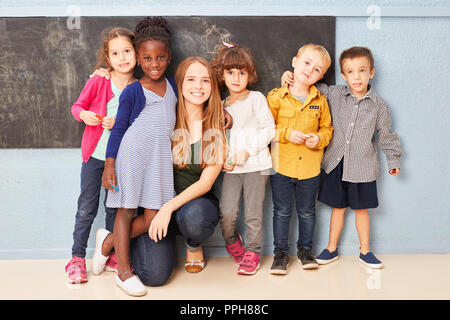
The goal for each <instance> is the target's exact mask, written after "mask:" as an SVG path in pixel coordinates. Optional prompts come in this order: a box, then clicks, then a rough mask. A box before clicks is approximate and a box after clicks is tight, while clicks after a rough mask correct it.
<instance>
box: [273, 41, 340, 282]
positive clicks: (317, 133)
mask: <svg viewBox="0 0 450 320" xmlns="http://www.w3.org/2000/svg"><path fill="white" fill-rule="evenodd" d="M330 65H331V58H330V55H329V54H328V52H327V50H326V49H325V48H324V47H322V46H320V45H317V44H307V45H304V46H302V47H301V48H300V49H299V50H298V53H297V55H296V56H295V57H294V58H293V59H292V66H293V67H294V78H295V81H294V84H293V85H291V86H287V87H282V88H279V89H273V90H272V91H271V92H269V94H268V96H267V101H268V104H269V107H270V111H271V112H272V115H273V118H274V120H275V124H276V130H277V135H276V138H275V141H274V143H273V144H272V150H271V152H272V164H273V168H274V170H275V171H276V173H275V174H274V175H272V176H271V186H272V199H273V213H274V215H273V232H274V253H275V257H274V261H273V264H272V267H271V271H270V272H271V273H272V274H286V273H287V265H288V262H289V245H288V240H289V239H288V238H289V222H290V218H291V215H292V210H293V208H294V199H295V204H296V211H297V215H298V227H299V229H298V232H299V236H298V241H297V257H298V260H299V262H300V263H301V264H302V267H303V269H316V268H318V264H317V262H316V261H315V259H314V257H313V255H312V240H313V235H314V228H315V223H316V214H315V207H316V196H317V192H318V188H319V175H320V164H321V162H322V157H323V149H324V148H325V147H326V146H327V145H328V144H329V142H330V140H331V137H332V131H333V128H332V126H331V114H330V110H329V108H328V103H327V99H326V97H325V96H323V95H322V94H321V93H320V92H319V90H317V88H316V87H315V86H314V84H315V83H316V82H317V81H319V80H320V79H322V78H323V76H324V74H325V72H326V71H327V70H328V68H329V67H330Z"/></svg>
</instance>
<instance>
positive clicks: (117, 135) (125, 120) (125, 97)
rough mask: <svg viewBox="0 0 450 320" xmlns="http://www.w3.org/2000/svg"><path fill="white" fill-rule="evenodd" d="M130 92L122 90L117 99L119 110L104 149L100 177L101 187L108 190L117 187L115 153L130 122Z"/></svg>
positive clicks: (131, 103) (131, 104) (131, 102)
mask: <svg viewBox="0 0 450 320" xmlns="http://www.w3.org/2000/svg"><path fill="white" fill-rule="evenodd" d="M130 93H131V90H127V88H125V89H124V91H123V92H122V94H121V95H120V97H119V108H118V110H117V115H116V120H115V124H114V127H113V128H112V130H111V135H110V136H109V140H108V146H107V148H106V160H105V169H104V170H103V175H102V186H103V187H104V188H105V189H108V190H111V191H112V190H114V188H113V187H112V186H111V185H114V186H117V182H116V170H115V162H116V157H117V152H118V151H119V146H120V142H121V141H122V138H123V135H124V134H125V132H126V131H127V129H128V124H129V121H130V116H131V110H132V106H133V101H132V98H131V95H130Z"/></svg>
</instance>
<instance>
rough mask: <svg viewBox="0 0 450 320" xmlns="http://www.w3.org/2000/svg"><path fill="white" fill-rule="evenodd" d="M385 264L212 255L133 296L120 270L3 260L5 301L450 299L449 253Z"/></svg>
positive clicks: (0, 289) (394, 258)
mask: <svg viewBox="0 0 450 320" xmlns="http://www.w3.org/2000/svg"><path fill="white" fill-rule="evenodd" d="M378 258H380V260H382V261H383V263H384V265H385V268H384V269H381V270H373V269H368V268H366V267H365V266H364V265H363V264H361V263H360V262H359V261H358V257H357V256H353V255H344V256H341V257H340V259H339V260H338V261H336V262H334V263H332V264H330V265H326V266H321V267H320V268H319V269H318V270H315V271H306V270H302V269H301V268H300V264H299V263H298V261H297V259H296V257H293V256H292V257H290V264H289V267H288V274H287V275H285V276H274V275H271V274H270V273H269V269H270V266H271V264H272V259H273V258H272V257H262V266H261V269H260V270H259V271H258V273H257V274H256V275H253V276H242V275H238V274H236V266H235V264H234V263H233V262H232V260H231V258H228V257H210V258H207V265H206V268H205V269H204V270H203V271H202V272H200V273H198V274H189V273H187V272H186V271H185V270H184V264H183V261H182V260H178V261H177V266H176V269H175V270H174V273H173V274H172V277H171V278H170V280H169V282H168V283H167V284H166V285H165V286H162V287H147V289H148V290H147V295H146V296H144V297H141V298H133V297H130V296H127V295H126V294H124V293H123V292H122V291H121V290H120V289H119V288H118V287H116V285H115V281H114V273H111V272H104V273H103V274H101V275H98V276H94V275H92V274H91V265H90V263H91V261H90V260H88V261H87V268H88V277H89V281H88V282H87V283H84V284H75V285H71V284H68V283H67V282H66V275H65V273H64V266H65V264H66V263H67V260H0V271H1V274H2V276H3V280H2V283H1V285H0V299H2V300H10V299H14V300H15V299H21V300H23V299H25V300H35V299H44V300H47V299H52V300H54V299H55V300H77V299H83V300H96V299H102V300H103V299H105V300H115V299H118V300H122V299H150V300H186V299H187V300H197V299H199V300H216V299H217V300H230V299H232V300H240V299H245V300H267V299H268V300H303V299H322V300H323V299H325V300H329V299H331V300H334V299H345V300H354V299H356V300H360V299H364V300H367V299H369V300H378V299H388V300H389V299H401V300H404V299H419V300H428V299H437V300H441V299H445V300H447V299H450V271H449V270H450V254H419V255H379V256H378Z"/></svg>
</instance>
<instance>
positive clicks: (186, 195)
mask: <svg viewBox="0 0 450 320" xmlns="http://www.w3.org/2000/svg"><path fill="white" fill-rule="evenodd" d="M221 170H222V164H216V165H210V166H207V167H206V168H205V169H203V171H202V174H201V176H200V179H199V180H198V181H197V182H195V183H193V184H192V185H190V186H189V187H188V188H186V189H185V190H184V191H183V192H181V193H180V194H179V195H177V196H176V197H174V198H173V199H172V200H170V201H169V202H167V203H166V204H164V205H163V206H162V207H161V209H159V211H158V213H157V214H156V217H155V218H153V220H152V223H151V224H150V228H149V229H148V235H149V236H150V239H152V240H153V241H155V242H158V240H161V239H162V238H164V237H165V236H166V235H167V229H168V226H169V223H170V218H171V217H172V213H173V212H174V211H175V210H177V209H179V208H181V207H182V206H183V205H185V204H186V203H188V202H189V201H191V200H193V199H197V198H198V197H201V196H202V195H204V194H206V193H207V192H209V191H210V190H211V188H212V186H213V184H214V182H215V181H216V179H217V177H218V176H219V174H220V171H221Z"/></svg>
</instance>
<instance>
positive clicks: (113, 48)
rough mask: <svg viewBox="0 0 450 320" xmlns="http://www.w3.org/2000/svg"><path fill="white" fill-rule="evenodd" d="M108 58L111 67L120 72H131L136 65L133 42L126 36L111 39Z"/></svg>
mask: <svg viewBox="0 0 450 320" xmlns="http://www.w3.org/2000/svg"><path fill="white" fill-rule="evenodd" d="M107 58H108V61H109V63H110V65H111V67H112V68H113V69H114V70H115V71H116V72H120V73H128V72H131V71H133V69H134V67H135V65H136V54H135V52H134V47H133V44H132V43H131V41H130V40H129V39H128V38H126V37H117V38H114V39H111V40H110V41H109V43H108V57H107Z"/></svg>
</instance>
